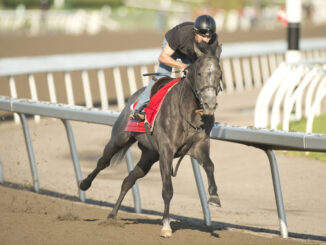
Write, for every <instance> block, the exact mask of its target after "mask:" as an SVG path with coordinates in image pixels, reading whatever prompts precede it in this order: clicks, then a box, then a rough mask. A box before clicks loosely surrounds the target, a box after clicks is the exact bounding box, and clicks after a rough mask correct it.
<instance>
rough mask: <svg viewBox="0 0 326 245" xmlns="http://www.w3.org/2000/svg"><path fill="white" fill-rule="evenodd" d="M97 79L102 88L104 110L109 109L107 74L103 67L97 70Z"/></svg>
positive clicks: (100, 88)
mask: <svg viewBox="0 0 326 245" xmlns="http://www.w3.org/2000/svg"><path fill="white" fill-rule="evenodd" d="M97 79H98V85H99V90H100V97H101V106H102V110H108V109H109V100H108V93H107V91H106V85H105V75H104V71H103V70H102V69H101V70H98V71H97Z"/></svg>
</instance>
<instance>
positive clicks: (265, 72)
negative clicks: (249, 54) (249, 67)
mask: <svg viewBox="0 0 326 245" xmlns="http://www.w3.org/2000/svg"><path fill="white" fill-rule="evenodd" d="M260 62H261V70H262V74H263V83H265V82H266V81H267V79H268V78H269V69H268V60H267V57H266V55H263V56H261V57H260Z"/></svg>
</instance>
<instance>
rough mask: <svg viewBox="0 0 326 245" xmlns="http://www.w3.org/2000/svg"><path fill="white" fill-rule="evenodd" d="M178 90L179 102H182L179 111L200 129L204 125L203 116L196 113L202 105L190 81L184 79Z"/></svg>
mask: <svg viewBox="0 0 326 245" xmlns="http://www.w3.org/2000/svg"><path fill="white" fill-rule="evenodd" d="M181 82H182V83H180V87H179V88H178V90H179V91H178V93H179V94H178V97H179V98H178V100H179V101H180V105H179V111H180V114H181V116H182V117H183V119H186V120H187V121H191V122H192V123H193V124H194V126H196V127H198V126H200V124H202V121H201V116H200V114H198V113H197V112H196V111H197V110H198V109H199V108H200V103H199V101H198V99H197V97H196V95H195V92H194V90H193V88H192V87H191V86H192V85H191V84H190V80H188V79H187V78H185V79H183V80H182V81H181Z"/></svg>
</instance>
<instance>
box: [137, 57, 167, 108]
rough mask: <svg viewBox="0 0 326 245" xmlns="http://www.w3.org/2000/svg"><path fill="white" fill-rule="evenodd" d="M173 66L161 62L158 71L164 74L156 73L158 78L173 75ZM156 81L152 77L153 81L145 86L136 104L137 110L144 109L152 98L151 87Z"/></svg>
mask: <svg viewBox="0 0 326 245" xmlns="http://www.w3.org/2000/svg"><path fill="white" fill-rule="evenodd" d="M171 71H172V68H171V67H169V66H167V65H164V64H163V63H159V66H158V69H157V71H156V72H157V73H160V74H162V75H156V76H155V77H156V79H158V78H160V77H168V76H170V75H171ZM154 83H155V80H154V79H151V81H150V82H149V83H148V85H147V87H146V88H145V90H144V92H142V94H141V95H140V96H139V98H138V102H137V105H136V106H135V111H142V110H143V109H144V108H145V107H146V104H147V103H148V102H149V99H150V94H151V89H152V86H153V84H154Z"/></svg>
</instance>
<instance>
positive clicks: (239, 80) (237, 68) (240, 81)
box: [233, 58, 243, 92]
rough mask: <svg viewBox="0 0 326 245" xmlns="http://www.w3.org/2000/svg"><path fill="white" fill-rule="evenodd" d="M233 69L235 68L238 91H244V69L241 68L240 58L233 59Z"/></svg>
mask: <svg viewBox="0 0 326 245" xmlns="http://www.w3.org/2000/svg"><path fill="white" fill-rule="evenodd" d="M233 69H234V77H235V85H236V90H237V91H238V92H242V91H243V79H242V70H241V64H240V59H239V58H236V59H233Z"/></svg>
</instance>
